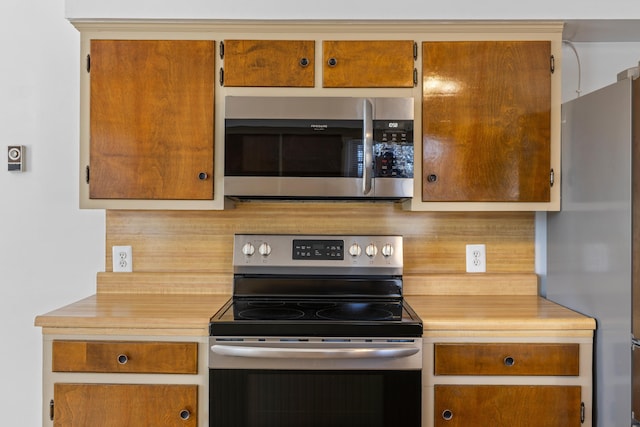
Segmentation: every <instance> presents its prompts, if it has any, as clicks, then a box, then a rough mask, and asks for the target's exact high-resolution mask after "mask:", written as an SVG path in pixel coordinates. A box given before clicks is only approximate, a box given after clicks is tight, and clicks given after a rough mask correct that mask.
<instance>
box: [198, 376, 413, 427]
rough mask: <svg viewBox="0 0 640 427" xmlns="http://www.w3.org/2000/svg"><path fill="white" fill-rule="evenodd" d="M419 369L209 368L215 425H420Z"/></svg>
mask: <svg viewBox="0 0 640 427" xmlns="http://www.w3.org/2000/svg"><path fill="white" fill-rule="evenodd" d="M420 392H421V381H420V371H293V370H290V371H281V370H210V396H209V399H210V411H209V414H210V426H211V427H294V426H295V427H299V426H305V427H359V426H362V427H365V426H366V427H392V426H393V427H397V426H403V427H419V426H420V417H421V409H420V406H421V403H420V401H421V394H420Z"/></svg>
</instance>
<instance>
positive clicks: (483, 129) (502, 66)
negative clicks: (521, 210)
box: [422, 41, 551, 202]
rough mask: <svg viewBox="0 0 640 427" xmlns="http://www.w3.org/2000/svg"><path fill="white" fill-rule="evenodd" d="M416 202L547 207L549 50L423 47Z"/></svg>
mask: <svg viewBox="0 0 640 427" xmlns="http://www.w3.org/2000/svg"><path fill="white" fill-rule="evenodd" d="M422 54H423V65H422V68H423V104H422V127H423V130H422V132H423V139H422V146H423V147H422V155H423V166H422V174H423V175H422V199H423V201H429V202H432V201H448V202H462V201H464V202H549V200H550V191H551V190H550V186H551V184H550V175H551V163H550V158H551V42H550V41H469V42H467V41H462V42H424V43H423V45H422Z"/></svg>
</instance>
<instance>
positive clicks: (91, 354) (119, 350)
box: [52, 341, 198, 374]
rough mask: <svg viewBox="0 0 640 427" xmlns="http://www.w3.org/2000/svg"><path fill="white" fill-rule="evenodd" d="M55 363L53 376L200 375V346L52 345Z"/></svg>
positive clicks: (156, 343) (160, 344) (112, 342)
mask: <svg viewBox="0 0 640 427" xmlns="http://www.w3.org/2000/svg"><path fill="white" fill-rule="evenodd" d="M123 356H124V358H126V359H125V360H119V359H120V358H123ZM52 360H53V362H52V363H53V371H54V372H110V373H123V372H126V373H145V374H148V373H155V374H197V373H198V344H197V343H188V342H186V343H185V342H133V341H53V359H52Z"/></svg>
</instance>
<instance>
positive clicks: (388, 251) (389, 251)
mask: <svg viewBox="0 0 640 427" xmlns="http://www.w3.org/2000/svg"><path fill="white" fill-rule="evenodd" d="M382 255H383V256H384V257H385V258H389V257H390V256H391V255H393V246H392V245H391V243H385V244H384V246H383V247H382Z"/></svg>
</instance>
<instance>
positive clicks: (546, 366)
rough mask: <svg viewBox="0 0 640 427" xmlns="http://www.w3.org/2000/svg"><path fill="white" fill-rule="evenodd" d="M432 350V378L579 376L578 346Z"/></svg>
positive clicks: (479, 346)
mask: <svg viewBox="0 0 640 427" xmlns="http://www.w3.org/2000/svg"><path fill="white" fill-rule="evenodd" d="M434 351H435V354H434V358H435V359H434V362H435V363H434V365H435V369H434V373H435V375H573V376H577V375H580V345H578V344H538V343H536V344H522V343H518V344H515V343H509V344H491V343H490V344H468V343H460V344H456V343H453V344H448V343H447V344H443V343H437V344H435V349H434ZM507 358H511V360H509V361H507ZM511 362H513V363H511Z"/></svg>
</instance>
